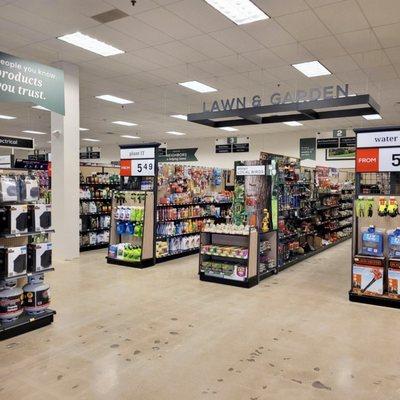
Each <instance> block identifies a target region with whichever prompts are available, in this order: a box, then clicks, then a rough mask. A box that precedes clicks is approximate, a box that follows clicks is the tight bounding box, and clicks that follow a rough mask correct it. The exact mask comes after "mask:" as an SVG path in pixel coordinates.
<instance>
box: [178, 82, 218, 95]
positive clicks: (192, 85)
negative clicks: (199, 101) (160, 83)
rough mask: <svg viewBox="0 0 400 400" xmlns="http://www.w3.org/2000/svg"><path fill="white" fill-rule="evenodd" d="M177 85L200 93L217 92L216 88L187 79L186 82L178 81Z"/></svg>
mask: <svg viewBox="0 0 400 400" xmlns="http://www.w3.org/2000/svg"><path fill="white" fill-rule="evenodd" d="M178 85H181V86H184V87H186V88H188V89H192V90H195V91H196V92H200V93H211V92H218V90H217V89H215V88H213V87H211V86H208V85H205V84H204V83H201V82H198V81H188V82H180V83H178Z"/></svg>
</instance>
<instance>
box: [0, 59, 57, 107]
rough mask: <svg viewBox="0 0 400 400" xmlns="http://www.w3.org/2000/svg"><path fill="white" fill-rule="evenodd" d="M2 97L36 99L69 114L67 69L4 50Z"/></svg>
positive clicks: (0, 81)
mask: <svg viewBox="0 0 400 400" xmlns="http://www.w3.org/2000/svg"><path fill="white" fill-rule="evenodd" d="M0 101H5V102H32V103H35V104H37V105H40V106H42V107H45V108H48V109H49V110H51V111H54V112H56V113H58V114H61V115H65V107H64V71H63V70H61V69H58V68H53V67H49V66H47V65H43V64H39V63H36V62H33V61H27V60H23V59H22V58H18V57H14V56H12V55H10V54H6V53H2V52H0Z"/></svg>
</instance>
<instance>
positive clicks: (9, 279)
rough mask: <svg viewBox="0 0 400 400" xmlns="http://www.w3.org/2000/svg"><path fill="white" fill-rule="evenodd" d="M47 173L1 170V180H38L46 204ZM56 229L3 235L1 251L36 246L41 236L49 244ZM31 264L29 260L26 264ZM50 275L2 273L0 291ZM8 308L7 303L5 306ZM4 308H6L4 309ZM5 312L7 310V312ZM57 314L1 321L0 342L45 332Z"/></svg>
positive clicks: (50, 310)
mask: <svg viewBox="0 0 400 400" xmlns="http://www.w3.org/2000/svg"><path fill="white" fill-rule="evenodd" d="M43 173H44V172H43V171H34V170H24V169H20V168H18V169H0V177H2V176H13V177H15V178H17V179H18V177H21V176H28V175H29V176H34V177H35V179H36V180H37V181H38V183H39V189H40V191H39V192H40V198H41V200H42V201H50V200H51V198H50V195H49V193H50V186H49V180H48V179H47V180H46V183H45V187H41V186H40V185H41V184H43V182H44V180H43V176H41V175H42V174H43ZM35 203H36V202H32V201H23V202H21V201H19V202H16V201H6V202H1V203H0V207H5V206H10V205H14V204H18V205H24V204H26V205H28V204H35ZM53 232H54V230H53V229H43V230H37V231H34V232H32V231H28V232H24V233H1V234H0V247H1V248H8V247H20V246H26V245H27V244H28V243H32V242H33V238H34V237H36V236H38V235H43V239H45V240H46V242H48V240H49V234H51V233H53ZM26 263H27V260H26ZM50 271H54V268H53V267H51V268H46V269H43V270H41V271H37V272H29V271H28V270H27V271H26V272H24V273H22V274H19V275H13V276H7V275H5V272H4V271H2V272H0V287H5V285H10V284H11V285H13V286H16V287H21V286H23V285H24V284H25V283H26V282H27V280H28V281H29V282H30V279H31V278H34V277H44V274H45V273H47V272H50ZM4 304H7V303H4ZM4 304H2V305H3V306H4ZM3 312H4V310H3ZM55 314H56V311H54V310H52V309H49V308H47V309H45V310H43V311H42V312H41V313H37V314H34V315H33V314H28V313H26V312H25V311H24V312H23V313H22V314H21V315H20V316H19V317H18V318H16V319H13V320H2V321H0V340H5V339H9V338H11V337H14V336H17V335H20V334H23V333H26V332H29V331H32V330H35V329H38V328H41V327H43V326H46V325H49V324H51V323H52V322H53V321H54V315H55Z"/></svg>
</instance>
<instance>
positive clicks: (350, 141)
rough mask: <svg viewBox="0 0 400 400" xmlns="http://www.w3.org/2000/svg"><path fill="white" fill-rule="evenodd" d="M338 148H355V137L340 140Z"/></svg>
mask: <svg viewBox="0 0 400 400" xmlns="http://www.w3.org/2000/svg"><path fill="white" fill-rule="evenodd" d="M340 147H357V140H356V137H355V136H354V137H344V138H340Z"/></svg>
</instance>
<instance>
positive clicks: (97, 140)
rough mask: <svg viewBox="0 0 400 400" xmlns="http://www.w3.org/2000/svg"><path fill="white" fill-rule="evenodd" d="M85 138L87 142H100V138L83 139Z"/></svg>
mask: <svg viewBox="0 0 400 400" xmlns="http://www.w3.org/2000/svg"><path fill="white" fill-rule="evenodd" d="M82 140H85V141H86V142H100V140H99V139H82Z"/></svg>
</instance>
